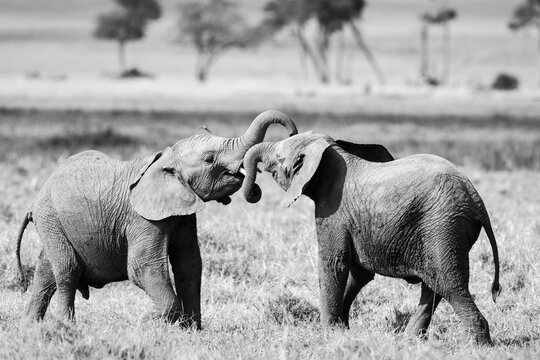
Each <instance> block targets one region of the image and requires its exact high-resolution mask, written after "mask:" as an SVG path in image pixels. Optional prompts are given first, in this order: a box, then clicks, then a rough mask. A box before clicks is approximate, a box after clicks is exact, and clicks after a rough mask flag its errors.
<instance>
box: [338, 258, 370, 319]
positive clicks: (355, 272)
mask: <svg viewBox="0 0 540 360" xmlns="http://www.w3.org/2000/svg"><path fill="white" fill-rule="evenodd" d="M374 276H375V274H374V273H372V272H369V271H367V270H366V269H364V268H362V267H361V266H360V265H358V264H354V263H353V262H352V261H351V264H350V272H349V278H348V279H347V286H346V287H345V293H344V295H343V311H342V315H341V321H342V322H343V324H344V325H345V326H347V327H349V311H350V309H351V305H352V303H353V301H354V299H355V298H356V295H358V293H359V292H360V290H362V288H363V287H364V286H366V284H368V283H369V282H370V281H371V280H373V278H374Z"/></svg>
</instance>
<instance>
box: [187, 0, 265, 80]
mask: <svg viewBox="0 0 540 360" xmlns="http://www.w3.org/2000/svg"><path fill="white" fill-rule="evenodd" d="M178 29H179V31H180V34H181V37H184V38H186V37H187V39H188V40H189V41H190V42H191V43H192V44H193V46H194V47H195V49H196V50H197V62H196V68H195V72H196V77H197V79H198V80H199V81H205V80H206V79H207V77H208V72H209V71H210V67H211V66H212V65H213V64H214V62H215V61H216V59H217V58H218V57H219V56H221V55H223V54H224V53H225V52H226V51H228V50H230V49H233V48H245V47H247V46H250V45H254V44H255V43H256V42H257V41H256V39H255V38H254V37H252V36H250V35H251V34H250V32H251V29H250V28H249V27H248V25H247V24H246V22H245V20H244V18H243V17H242V16H241V15H240V12H239V9H238V4H237V3H236V2H234V1H231V0H206V1H202V0H192V1H188V2H184V3H181V4H180V19H179V22H178ZM182 35H183V36H182Z"/></svg>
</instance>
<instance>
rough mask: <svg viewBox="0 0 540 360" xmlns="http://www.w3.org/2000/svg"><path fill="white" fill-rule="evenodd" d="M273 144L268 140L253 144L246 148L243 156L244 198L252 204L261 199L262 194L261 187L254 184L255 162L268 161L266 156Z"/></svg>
mask: <svg viewBox="0 0 540 360" xmlns="http://www.w3.org/2000/svg"><path fill="white" fill-rule="evenodd" d="M274 146H275V145H274V144H273V143H270V142H264V143H261V144H258V145H255V146H253V147H252V148H251V149H249V150H248V152H247V153H246V156H245V157H244V168H245V169H246V178H245V179H244V183H243V192H244V198H245V199H246V200H247V201H248V202H250V203H252V204H254V203H256V202H258V201H259V200H261V196H262V191H261V188H260V187H259V185H257V184H255V180H256V178H257V164H258V163H259V162H261V161H263V162H264V163H267V162H268V156H269V154H270V153H272V152H273V149H274Z"/></svg>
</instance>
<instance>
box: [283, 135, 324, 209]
mask: <svg viewBox="0 0 540 360" xmlns="http://www.w3.org/2000/svg"><path fill="white" fill-rule="evenodd" d="M330 145H331V144H330V143H329V142H328V141H326V140H325V139H323V138H318V139H316V140H315V141H313V142H311V143H310V144H309V145H308V146H306V147H305V148H304V149H303V150H302V151H301V152H299V153H298V154H297V155H296V157H295V159H294V161H293V166H292V169H291V175H290V176H291V181H290V186H289V189H288V190H287V193H286V194H285V198H284V199H283V200H282V202H281V204H282V205H284V206H291V204H292V203H294V202H295V201H296V200H297V199H298V198H299V197H300V195H302V193H303V192H304V189H305V188H306V186H307V184H308V183H309V181H310V180H311V178H312V177H313V175H315V172H316V171H317V168H318V167H319V164H320V162H321V159H322V156H323V153H324V151H325V150H326V148H328V147H329V146H330Z"/></svg>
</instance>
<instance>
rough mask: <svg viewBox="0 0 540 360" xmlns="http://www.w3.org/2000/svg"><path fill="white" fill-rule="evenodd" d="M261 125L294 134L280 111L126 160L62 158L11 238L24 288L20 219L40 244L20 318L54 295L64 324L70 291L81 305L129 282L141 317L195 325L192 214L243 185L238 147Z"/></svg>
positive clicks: (261, 132) (260, 135)
mask: <svg viewBox="0 0 540 360" xmlns="http://www.w3.org/2000/svg"><path fill="white" fill-rule="evenodd" d="M271 124H280V125H282V126H284V127H286V129H287V130H288V132H289V134H290V135H294V134H296V133H297V132H298V131H297V129H296V125H295V124H294V122H293V121H292V120H291V119H290V118H289V117H288V116H287V115H285V114H283V113H281V112H279V111H274V110H268V111H265V112H263V113H261V114H260V115H259V116H257V117H256V118H255V119H254V120H253V122H252V123H251V125H250V126H249V128H248V129H247V131H246V132H245V133H244V134H243V135H242V136H240V137H238V138H222V137H217V136H212V135H207V134H205V135H202V134H200V135H193V136H191V137H189V138H185V139H181V140H179V141H178V142H176V143H175V144H174V145H172V146H171V147H168V148H166V149H164V150H162V151H159V152H157V153H155V154H153V155H150V156H147V157H145V158H141V159H136V160H133V161H118V160H115V159H112V158H110V157H108V156H107V155H105V154H103V153H101V152H98V151H93V150H90V151H84V152H81V153H78V154H76V155H73V156H71V157H69V158H68V159H66V160H65V161H64V162H63V163H62V164H61V165H60V166H59V167H58V168H57V169H56V170H55V171H54V172H53V173H52V175H51V176H50V178H49V179H48V180H47V181H46V182H45V184H44V185H43V188H42V189H41V190H40V192H39V194H38V195H37V198H36V199H35V200H34V201H33V203H32V205H31V207H30V209H29V211H28V212H27V214H26V216H25V218H24V221H23V223H22V226H21V228H20V231H19V234H18V237H17V245H16V257H17V264H18V268H19V274H20V275H19V276H20V281H21V283H23V284H24V285H23V287H24V288H25V289H24V290H26V280H25V279H24V274H23V272H22V268H21V267H22V265H21V260H20V247H21V239H22V236H23V233H24V231H25V228H26V226H27V225H28V223H29V222H30V221H32V222H33V223H34V225H35V227H36V229H37V232H38V235H39V237H40V239H41V241H42V243H43V248H42V250H41V253H40V255H39V261H38V265H37V268H36V270H35V276H34V281H33V291H32V294H31V298H30V301H29V304H28V306H27V310H26V316H27V317H29V318H30V319H32V320H41V319H43V317H44V316H45V312H46V311H47V307H48V305H49V302H50V300H51V297H52V296H53V294H54V293H55V292H57V300H58V308H59V312H60V316H61V317H63V318H65V319H69V320H74V316H75V309H74V298H75V295H76V291H77V290H79V291H80V293H81V294H82V296H83V297H84V298H85V299H88V297H89V287H94V288H101V287H103V286H104V285H105V284H108V283H110V282H115V281H122V280H130V281H131V282H132V283H134V284H135V285H137V286H138V287H140V288H141V289H143V290H144V291H145V292H146V294H147V295H148V296H149V297H150V298H151V299H152V301H153V303H154V309H153V310H152V311H151V312H150V314H148V317H149V318H151V319H163V320H165V321H169V322H175V321H179V322H180V324H182V325H185V326H196V327H197V328H198V329H200V328H201V310H200V307H201V305H200V292H201V269H202V262H201V255H200V250H199V244H198V239H197V220H196V215H195V214H196V213H197V212H199V211H201V210H202V209H203V208H204V207H205V204H204V203H205V202H208V201H211V200H216V201H218V202H221V203H223V204H225V205H226V204H228V203H230V201H231V199H230V197H229V196H230V195H231V194H233V193H234V192H236V191H238V190H239V189H240V188H241V184H242V181H243V179H244V169H243V167H242V163H243V157H244V155H245V153H246V151H247V150H248V149H249V148H250V147H252V146H253V145H255V144H257V143H260V142H262V141H263V140H264V136H265V134H266V130H267V128H268V127H269V126H270V125H271ZM167 260H169V261H170V264H171V267H172V272H173V275H174V286H175V289H173V285H172V283H171V279H170V275H169V270H168V262H167ZM175 290H176V292H175Z"/></svg>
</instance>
